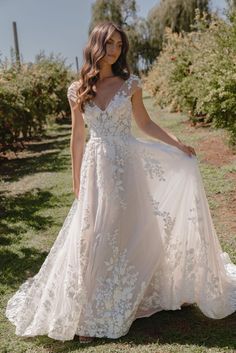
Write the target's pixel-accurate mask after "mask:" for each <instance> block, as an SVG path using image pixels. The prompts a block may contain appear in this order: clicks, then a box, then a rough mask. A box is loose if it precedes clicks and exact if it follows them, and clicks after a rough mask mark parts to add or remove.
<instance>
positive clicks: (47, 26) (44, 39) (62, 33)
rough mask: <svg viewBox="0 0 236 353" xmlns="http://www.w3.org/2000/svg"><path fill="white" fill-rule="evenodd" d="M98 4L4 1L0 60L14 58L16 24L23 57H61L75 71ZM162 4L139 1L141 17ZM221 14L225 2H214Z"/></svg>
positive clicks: (0, 20) (64, 0)
mask: <svg viewBox="0 0 236 353" xmlns="http://www.w3.org/2000/svg"><path fill="white" fill-rule="evenodd" d="M94 2H95V0H86V1H85V0H40V1H39V0H0V58H1V59H2V60H4V59H5V58H10V48H11V47H13V46H14V40H13V30H12V22H13V21H16V23H17V30H18V39H19V47H20V53H21V57H22V58H23V61H24V62H29V61H31V62H33V61H34V59H35V55H37V54H39V52H40V51H44V52H45V54H46V55H49V54H50V53H54V54H55V55H56V54H60V55H61V57H63V58H65V59H66V64H67V65H70V64H71V65H72V66H71V67H72V68H73V69H75V57H76V56H78V59H79V66H81V64H82V60H83V48H84V46H85V45H86V43H87V39H88V27H89V23H90V16H91V5H92V4H93V3H94ZM158 2H159V1H158V0H136V3H137V7H138V13H137V14H138V16H141V17H146V16H147V14H148V11H149V10H150V9H151V8H152V7H153V6H154V5H156V4H158ZM211 3H212V8H213V9H218V10H219V12H220V13H221V12H222V10H223V8H224V7H225V0H211Z"/></svg>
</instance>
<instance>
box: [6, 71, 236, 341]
mask: <svg viewBox="0 0 236 353" xmlns="http://www.w3.org/2000/svg"><path fill="white" fill-rule="evenodd" d="M76 86H77V82H74V83H72V84H71V85H70V87H69V88H68V98H70V99H72V100H75V92H76ZM140 86H141V80H140V78H139V77H138V76H136V75H134V74H131V76H130V77H129V79H128V80H126V81H125V82H124V83H123V84H122V86H121V87H120V89H119V90H118V91H117V92H116V94H115V95H114V96H113V98H112V99H111V100H110V102H109V104H108V105H107V107H106V109H105V110H102V109H101V108H99V107H98V106H97V105H96V104H95V102H91V101H90V102H89V103H88V102H87V103H86V106H85V112H84V113H83V118H84V121H85V122H86V123H87V125H88V128H89V132H90V139H89V141H88V142H87V143H86V145H85V149H84V154H83V160H82V165H81V175H80V178H81V183H80V192H79V199H76V198H75V200H74V202H73V204H72V206H71V209H70V210H69V213H68V215H67V217H66V219H65V221H64V224H63V226H62V228H61V230H60V232H59V234H58V236H57V238H56V240H55V242H54V244H53V246H52V248H51V250H50V252H49V254H48V256H47V257H46V259H45V261H44V263H43V265H42V267H41V269H40V270H39V272H38V273H37V274H36V275H35V276H34V277H31V278H29V279H28V280H27V281H26V282H24V283H23V284H22V285H21V287H20V288H19V289H18V291H17V292H16V293H15V294H14V295H13V296H12V297H11V298H10V299H9V301H8V304H7V308H6V316H7V317H8V319H9V320H10V321H11V322H12V323H14V324H15V326H16V334H17V335H19V336H35V335H48V336H49V337H51V338H54V339H57V340H62V341H65V340H72V339H73V337H74V335H75V334H77V335H84V336H96V337H109V338H118V337H120V336H123V335H125V334H126V333H127V332H128V331H129V328H130V326H131V324H132V322H133V321H134V320H135V319H136V318H140V317H148V316H150V315H152V314H154V313H156V312H158V311H161V310H176V309H181V305H182V304H183V303H195V304H196V305H197V306H198V308H199V309H200V310H201V311H202V313H204V315H206V316H208V317H209V318H213V319H221V318H224V317H226V316H228V315H230V314H232V313H233V312H234V311H235V310H236V266H235V265H234V264H233V263H232V261H231V260H230V258H229V256H228V254H227V253H226V252H223V251H222V249H221V246H220V243H219V240H218V238H217V235H216V232H215V229H214V225H213V223H212V218H211V214H210V210H209V206H208V202H207V198H206V195H205V191H204V187H203V182H202V178H201V175H200V171H199V167H198V161H197V157H196V156H192V157H189V156H188V155H187V154H185V153H184V152H182V151H181V150H179V149H177V148H176V147H172V146H170V145H167V144H165V143H161V142H158V141H156V140H154V141H151V140H145V139H142V138H135V137H134V136H133V135H132V134H131V119H132V104H131V96H132V94H133V92H134V91H135V90H136V89H139V87H140Z"/></svg>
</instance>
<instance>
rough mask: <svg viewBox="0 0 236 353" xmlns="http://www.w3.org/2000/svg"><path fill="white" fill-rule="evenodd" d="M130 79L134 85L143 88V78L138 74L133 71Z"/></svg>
mask: <svg viewBox="0 0 236 353" xmlns="http://www.w3.org/2000/svg"><path fill="white" fill-rule="evenodd" d="M129 80H130V83H131V85H132V86H134V87H140V88H142V80H141V78H140V77H139V76H138V75H136V74H133V73H131V74H130V77H129Z"/></svg>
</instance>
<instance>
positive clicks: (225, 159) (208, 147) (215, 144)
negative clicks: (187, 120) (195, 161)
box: [198, 136, 236, 167]
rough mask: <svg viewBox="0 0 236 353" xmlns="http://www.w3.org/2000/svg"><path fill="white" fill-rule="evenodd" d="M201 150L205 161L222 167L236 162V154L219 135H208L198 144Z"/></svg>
mask: <svg viewBox="0 0 236 353" xmlns="http://www.w3.org/2000/svg"><path fill="white" fill-rule="evenodd" d="M198 150H199V152H203V154H204V159H203V161H204V162H207V163H208V164H211V165H214V166H217V167H221V166H223V165H225V164H230V163H233V162H236V154H235V153H234V151H233V150H232V149H230V148H229V147H228V146H226V144H225V143H224V142H223V140H222V139H221V138H219V137H215V136H208V137H207V138H205V139H204V140H202V141H201V144H200V145H199V146H198Z"/></svg>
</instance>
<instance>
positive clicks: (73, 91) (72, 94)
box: [67, 81, 80, 102]
mask: <svg viewBox="0 0 236 353" xmlns="http://www.w3.org/2000/svg"><path fill="white" fill-rule="evenodd" d="M79 86H80V81H73V82H72V83H71V84H70V85H69V87H68V88H67V97H68V99H71V100H72V101H74V102H77V99H78V97H77V91H78V89H79Z"/></svg>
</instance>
